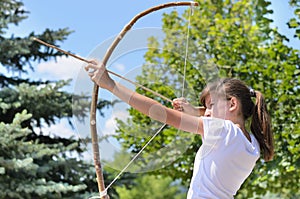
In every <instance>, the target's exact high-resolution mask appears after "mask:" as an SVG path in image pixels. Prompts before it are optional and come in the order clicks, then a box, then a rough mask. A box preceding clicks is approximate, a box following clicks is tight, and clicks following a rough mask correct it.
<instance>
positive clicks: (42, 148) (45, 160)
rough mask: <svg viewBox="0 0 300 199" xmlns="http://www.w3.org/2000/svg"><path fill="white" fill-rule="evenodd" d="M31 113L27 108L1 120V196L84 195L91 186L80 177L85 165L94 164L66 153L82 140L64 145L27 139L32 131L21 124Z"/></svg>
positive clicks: (76, 146) (50, 196)
mask: <svg viewBox="0 0 300 199" xmlns="http://www.w3.org/2000/svg"><path fill="white" fill-rule="evenodd" d="M31 116H32V115H31V114H28V113H27V111H25V110H24V111H23V112H22V113H17V114H16V115H15V117H14V120H13V122H12V123H9V124H6V123H4V122H1V123H0V154H1V157H0V168H1V169H0V170H1V174H0V184H1V186H0V189H1V191H0V198H14V199H16V198H69V197H70V198H74V197H75V198H80V197H79V196H80V194H79V193H80V192H81V194H82V193H84V192H85V189H86V188H87V185H86V184H85V183H84V180H82V179H81V178H80V176H84V174H83V173H82V172H83V171H82V169H84V168H85V167H86V168H85V169H86V170H87V168H88V167H90V166H88V165H85V164H84V162H82V161H78V160H77V159H76V158H69V157H67V156H66V154H65V153H66V151H69V152H71V151H74V150H76V148H78V147H79V145H78V144H79V143H78V142H76V141H73V142H70V144H69V145H67V146H64V145H63V144H62V143H58V144H46V143H41V142H39V141H38V140H36V141H33V140H28V139H26V137H27V136H28V135H30V134H31V133H32V132H31V130H30V129H28V128H23V127H22V125H21V124H22V123H23V122H25V121H26V120H28V119H30V118H31ZM71 165H72V166H71ZM71 196H72V197H71Z"/></svg>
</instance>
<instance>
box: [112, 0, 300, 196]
mask: <svg viewBox="0 0 300 199" xmlns="http://www.w3.org/2000/svg"><path fill="white" fill-rule="evenodd" d="M290 2H291V5H293V6H295V8H296V9H295V18H294V19H291V20H290V21H289V23H288V24H289V27H290V28H293V29H295V35H296V36H297V37H298V38H299V27H300V26H299V24H300V23H299V22H298V21H299V1H290ZM199 4H200V6H199V7H197V8H194V9H195V11H194V15H193V16H192V17H191V29H190V32H191V33H190V34H191V35H190V40H189V49H188V50H189V51H188V52H189V54H188V64H187V70H186V72H187V73H186V75H185V77H186V81H187V82H188V85H189V86H190V88H191V90H189V91H192V93H188V94H189V95H187V94H186V95H185V97H186V96H187V98H188V99H189V100H190V101H191V102H192V103H194V104H195V105H197V104H198V103H197V97H198V95H197V94H198V93H200V92H201V89H202V88H203V86H204V85H205V84H206V83H207V82H208V81H209V80H211V79H214V78H215V77H224V76H227V77H238V78H240V79H242V80H244V81H245V82H246V83H247V84H248V85H251V87H252V88H254V89H256V90H260V91H262V92H263V93H264V95H265V97H266V99H267V102H268V108H269V110H270V111H271V116H272V123H273V131H274V136H275V144H276V156H275V158H274V160H273V161H271V162H268V163H265V162H264V161H262V160H259V162H258V164H257V166H256V167H255V169H254V171H253V173H252V174H251V176H250V177H249V178H248V179H247V181H246V182H245V183H244V184H243V186H242V188H241V190H240V191H239V192H238V195H237V198H249V197H254V198H256V197H261V196H263V195H265V194H266V193H267V192H270V193H275V194H278V195H279V197H281V198H282V197H286V198H292V197H297V196H299V195H300V193H299V189H298V186H299V180H300V175H299V174H300V173H299V162H300V159H299V154H300V153H299V148H300V147H299V140H300V139H299V136H300V131H299V124H298V123H299V113H300V111H299V107H300V106H299V102H300V98H299V96H300V95H299V74H300V73H299V71H300V70H299V65H300V59H299V49H296V48H294V47H289V46H288V45H287V43H288V42H289V40H288V38H287V37H286V36H285V35H282V34H280V33H279V32H278V30H277V28H272V26H271V22H272V20H271V19H269V18H268V14H270V13H272V12H273V11H272V10H270V9H269V5H270V2H268V1H266V0H252V1H248V0H241V1H226V0H211V1H199ZM188 12H189V11H186V12H185V13H183V14H182V16H180V15H179V13H177V12H176V11H173V12H172V13H171V14H168V15H167V14H166V15H165V16H164V18H163V30H164V32H165V35H166V38H165V40H164V42H163V45H161V44H160V43H159V41H156V40H155V38H152V39H150V40H149V50H148V52H147V53H146V54H145V60H146V63H145V65H144V66H143V71H142V74H141V75H140V76H139V77H137V81H138V83H141V84H144V85H145V86H147V87H149V88H152V89H153V90H156V91H158V92H160V93H162V94H164V95H165V96H167V97H169V98H174V97H176V96H178V95H176V94H175V93H174V92H172V89H170V88H173V89H174V90H178V88H179V87H180V86H179V82H181V80H182V77H181V76H183V74H184V73H183V67H182V66H183V65H184V53H183V52H184V47H185V36H186V35H185V33H186V27H187V23H188ZM150 47H151V48H150ZM157 69H159V70H157ZM176 71H177V72H176ZM178 71H179V72H178ZM166 74H171V75H166ZM153 82H154V83H153ZM164 85H168V88H167V87H166V86H164ZM137 91H138V92H140V93H143V94H145V95H148V96H150V97H152V98H155V99H157V98H156V97H153V96H151V94H149V93H147V92H145V91H142V90H137ZM194 93H197V94H194ZM158 100H159V101H160V102H162V101H161V100H160V99H158ZM162 103H165V102H162ZM129 113H130V115H131V118H129V119H128V120H127V121H126V122H122V121H119V122H118V124H119V126H118V127H119V133H120V134H119V135H117V136H116V137H117V139H119V141H120V142H121V143H122V145H123V147H125V148H127V149H130V150H131V151H132V152H137V151H139V150H140V149H141V147H142V146H143V144H142V143H143V142H144V140H145V139H146V138H145V136H144V137H143V136H141V134H137V133H136V132H137V131H141V129H142V133H144V134H145V135H146V136H148V135H149V134H153V129H155V128H156V126H155V125H154V127H153V121H151V120H150V119H149V118H147V117H145V116H144V115H142V114H140V113H138V112H137V111H135V110H133V109H130V110H129ZM137 129H138V130H137ZM125 132H126V133H125ZM183 134H184V133H179V134H178V133H177V131H176V130H175V129H172V128H166V129H165V130H164V131H163V132H162V133H161V134H160V135H159V136H158V137H157V138H156V139H155V140H154V141H153V142H152V145H150V146H148V147H147V150H146V152H148V153H146V154H145V155H144V156H143V157H144V158H143V161H141V162H140V163H141V165H142V167H143V166H147V165H148V164H149V163H151V161H152V159H151V158H149V156H150V155H149V154H151V153H152V154H153V153H154V154H155V155H158V157H162V156H161V155H160V156H159V154H158V153H157V152H156V151H158V150H159V149H160V148H162V147H165V146H167V145H169V144H170V143H173V142H181V141H182V140H181V141H180V139H178V137H180V136H183ZM140 143H141V144H140ZM184 143H185V144H188V145H189V146H188V147H187V148H186V150H185V153H184V154H177V159H176V160H174V161H171V162H170V161H169V163H170V164H168V165H166V164H164V165H165V167H164V168H163V169H160V170H156V171H155V172H154V173H156V174H158V175H164V176H171V177H172V178H173V179H174V180H175V179H180V180H182V182H183V183H184V184H185V185H186V186H187V184H188V183H189V179H190V178H191V173H192V165H193V159H194V156H195V153H196V151H197V149H198V148H199V146H200V145H201V140H200V139H199V138H198V137H191V138H190V139H189V141H188V142H184ZM170 152H173V151H170ZM155 155H154V156H155Z"/></svg>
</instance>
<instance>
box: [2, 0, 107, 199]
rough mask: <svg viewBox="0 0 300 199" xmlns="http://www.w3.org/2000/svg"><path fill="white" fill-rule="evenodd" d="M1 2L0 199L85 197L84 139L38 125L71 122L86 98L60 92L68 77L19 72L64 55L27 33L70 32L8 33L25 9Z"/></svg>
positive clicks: (57, 35)
mask: <svg viewBox="0 0 300 199" xmlns="http://www.w3.org/2000/svg"><path fill="white" fill-rule="evenodd" d="M0 7H1V10H0V18H1V21H0V63H1V67H3V68H5V69H7V73H5V74H4V73H1V74H0V87H1V90H0V139H1V143H0V184H1V186H0V198H7V199H9V198H14V199H16V198H86V197H88V196H90V195H91V194H92V193H93V192H96V191H97V186H96V179H95V174H94V171H93V168H92V165H91V164H89V163H86V162H85V161H83V160H81V159H80V156H81V154H82V153H83V152H84V151H85V150H86V146H85V145H84V142H82V140H77V139H75V138H73V137H71V138H70V139H66V138H62V137H59V136H53V135H47V132H43V129H42V126H43V125H52V124H55V123H56V122H57V121H59V120H60V119H62V118H66V119H68V120H69V122H70V124H71V120H70V119H71V117H72V116H73V115H74V116H76V117H78V118H79V119H82V118H84V117H85V116H86V112H87V110H88V107H89V100H88V98H87V97H86V96H80V95H76V96H73V95H72V93H68V92H67V91H64V89H63V88H64V87H65V86H67V85H68V84H69V83H70V80H60V81H32V80H30V79H24V78H22V75H21V74H26V73H28V72H29V70H32V71H34V67H33V64H32V63H35V62H40V61H47V60H49V59H55V58H57V57H59V56H62V54H61V53H59V52H56V51H54V50H52V49H49V48H45V47H42V46H41V45H40V44H38V43H37V42H34V41H33V40H32V39H31V37H33V36H34V37H37V38H40V39H42V40H44V41H47V42H49V43H52V44H56V43H57V42H62V41H64V40H65V39H66V38H67V36H68V35H69V34H70V33H71V32H72V31H70V30H69V29H67V28H64V29H59V30H49V29H46V30H45V31H44V32H43V33H42V34H35V33H34V32H32V33H30V34H29V35H28V36H27V37H24V38H21V37H17V36H14V35H11V36H10V37H9V38H7V37H6V36H5V35H7V34H6V31H7V29H8V27H9V25H10V24H14V25H18V24H19V23H20V22H21V21H22V20H24V19H26V18H27V15H28V11H26V10H24V7H23V3H22V2H21V1H18V0H2V1H0ZM16 73H17V74H19V76H15V75H14V74H16ZM72 100H74V103H73V105H75V106H73V107H72ZM72 110H73V111H74V112H72ZM39 129H40V130H39ZM55 134H57V135H58V134H59V132H55ZM105 175H106V174H105Z"/></svg>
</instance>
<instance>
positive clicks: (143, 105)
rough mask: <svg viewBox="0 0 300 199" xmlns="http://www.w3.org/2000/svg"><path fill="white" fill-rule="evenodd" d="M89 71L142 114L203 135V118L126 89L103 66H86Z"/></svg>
mask: <svg viewBox="0 0 300 199" xmlns="http://www.w3.org/2000/svg"><path fill="white" fill-rule="evenodd" d="M89 69H94V71H93V72H91V73H89V75H90V77H91V79H92V80H93V81H94V82H95V83H96V84H97V85H99V86H100V87H102V88H104V89H106V90H108V91H110V92H111V93H113V94H114V95H115V96H117V97H118V98H120V99H121V100H122V101H124V102H126V103H127V104H129V105H130V106H132V107H133V108H134V109H136V110H138V111H140V112H141V113H143V114H145V115H147V116H149V117H151V118H152V119H154V120H157V121H160V122H162V123H167V124H168V125H170V126H173V127H175V128H177V129H180V130H183V131H187V132H191V133H197V134H201V135H202V134H203V121H202V118H201V117H195V116H191V115H188V114H186V113H182V112H180V111H177V110H174V109H171V108H168V107H166V106H163V105H162V104H160V103H159V102H157V101H155V100H153V99H151V98H148V97H146V96H144V95H141V94H139V93H137V92H134V91H132V90H130V89H128V88H126V87H125V86H123V85H121V84H120V83H117V82H115V81H114V80H112V79H111V78H110V76H109V75H108V73H107V70H106V69H105V67H104V66H103V65H101V64H89V65H88V66H86V70H89Z"/></svg>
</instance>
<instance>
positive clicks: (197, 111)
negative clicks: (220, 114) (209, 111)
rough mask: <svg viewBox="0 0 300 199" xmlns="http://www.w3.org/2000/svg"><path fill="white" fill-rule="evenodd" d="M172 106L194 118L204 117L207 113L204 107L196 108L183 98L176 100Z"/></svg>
mask: <svg viewBox="0 0 300 199" xmlns="http://www.w3.org/2000/svg"><path fill="white" fill-rule="evenodd" d="M172 105H173V108H174V109H175V110H178V111H181V112H184V113H187V114H189V115H193V116H203V115H204V112H205V108H204V107H194V106H192V105H191V104H190V103H189V102H188V101H187V100H186V99H185V98H183V97H181V98H176V99H174V100H173V103H172Z"/></svg>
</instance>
